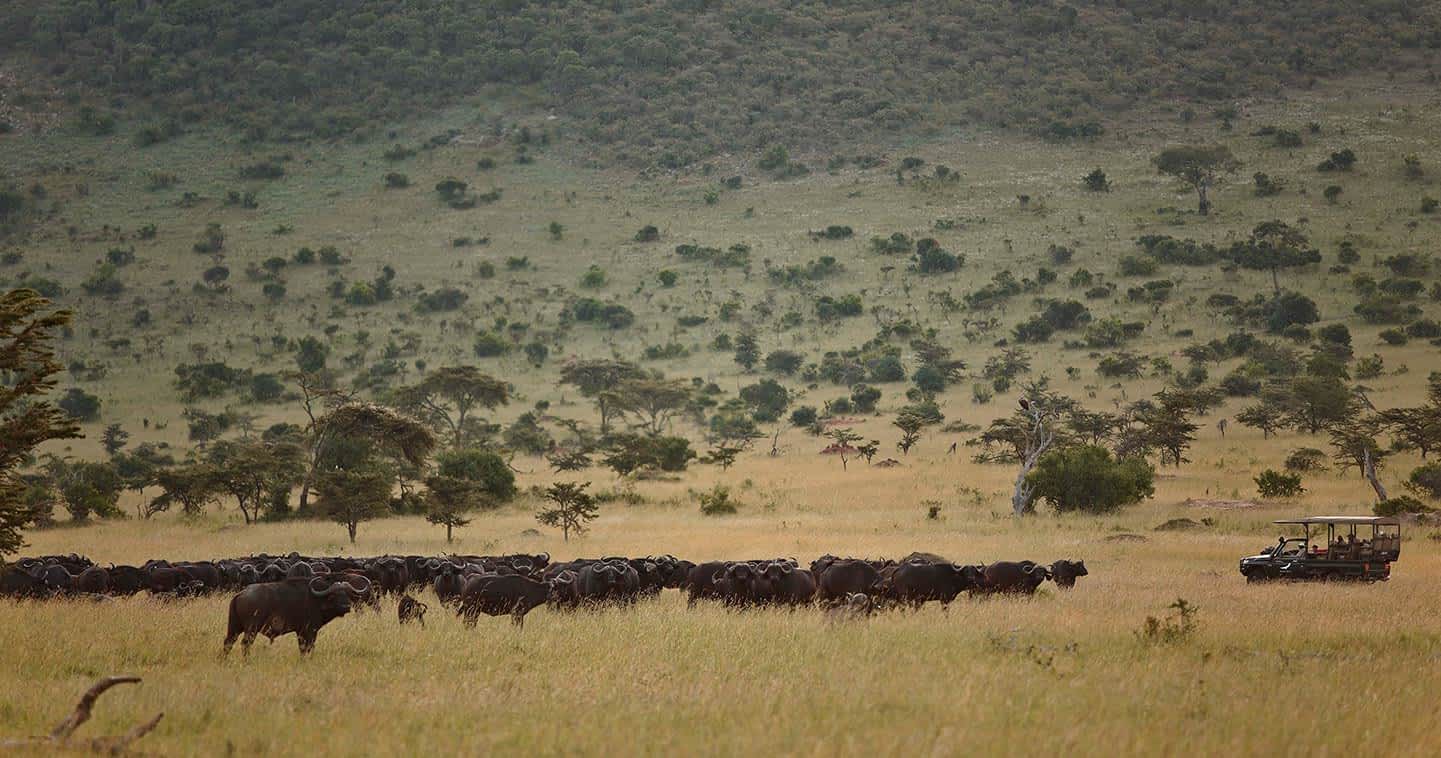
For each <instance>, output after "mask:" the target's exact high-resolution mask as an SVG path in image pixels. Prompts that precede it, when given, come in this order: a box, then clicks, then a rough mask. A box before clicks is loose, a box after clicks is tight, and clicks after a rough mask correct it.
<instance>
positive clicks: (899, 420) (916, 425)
mask: <svg viewBox="0 0 1441 758" xmlns="http://www.w3.org/2000/svg"><path fill="white" fill-rule="evenodd" d="M891 424H892V425H893V426H895V427H896V428H897V429H900V430H901V439H900V441H899V442H897V443H896V449H897V450H900V451H901V455H910V453H911V448H913V447H915V446H916V443H917V442H919V441H920V439H921V428H922V427H924V426H925V425H926V422H925V421H924V420H923V419H921V417H920V416H917V415H915V414H914V413H902V414H900V415H899V416H896V420H895V421H892V422H891Z"/></svg>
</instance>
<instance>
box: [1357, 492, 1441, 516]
mask: <svg viewBox="0 0 1441 758" xmlns="http://www.w3.org/2000/svg"><path fill="white" fill-rule="evenodd" d="M1371 510H1372V512H1373V513H1375V514H1376V515H1377V516H1405V515H1408V514H1419V513H1430V512H1432V511H1433V510H1435V509H1434V508H1432V507H1430V506H1428V505H1426V504H1425V503H1423V502H1421V501H1420V500H1417V499H1416V498H1414V497H1411V496H1410V495H1399V496H1397V497H1393V498H1390V499H1387V500H1382V501H1381V502H1379V503H1377V504H1376V505H1375V506H1374V507H1373V508H1372V509H1371Z"/></svg>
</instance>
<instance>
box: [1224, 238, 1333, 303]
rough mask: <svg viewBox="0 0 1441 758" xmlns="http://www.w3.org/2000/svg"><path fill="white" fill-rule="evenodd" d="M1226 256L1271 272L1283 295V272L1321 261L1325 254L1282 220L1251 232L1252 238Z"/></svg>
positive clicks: (1239, 262) (1273, 283)
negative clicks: (1284, 269) (1282, 270)
mask: <svg viewBox="0 0 1441 758" xmlns="http://www.w3.org/2000/svg"><path fill="white" fill-rule="evenodd" d="M1226 257H1227V258H1228V259H1230V260H1231V262H1233V263H1235V264H1236V265H1237V266H1240V267H1241V268H1245V269H1251V270H1252V271H1269V272H1271V285H1272V287H1273V288H1274V289H1275V291H1276V294H1277V295H1280V294H1281V269H1283V268H1298V267H1300V266H1306V265H1310V264H1315V263H1320V262H1321V253H1320V251H1318V250H1316V248H1314V247H1311V241H1310V240H1309V239H1308V238H1307V237H1306V235H1305V234H1304V233H1302V232H1301V230H1300V229H1297V228H1295V227H1293V226H1291V225H1290V224H1287V223H1284V222H1282V221H1266V222H1264V223H1261V224H1257V225H1256V228H1255V229H1252V230H1251V237H1250V239H1248V240H1246V241H1244V242H1237V243H1235V244H1233V245H1231V248H1230V249H1229V250H1228V251H1227V252H1226Z"/></svg>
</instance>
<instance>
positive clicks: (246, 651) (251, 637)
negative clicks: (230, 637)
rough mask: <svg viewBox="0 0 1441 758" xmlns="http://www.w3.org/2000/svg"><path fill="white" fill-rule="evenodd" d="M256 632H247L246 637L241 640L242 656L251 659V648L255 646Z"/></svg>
mask: <svg viewBox="0 0 1441 758" xmlns="http://www.w3.org/2000/svg"><path fill="white" fill-rule="evenodd" d="M255 635H256V633H255V632H252V631H250V630H249V629H247V630H245V636H243V637H241V638H240V654H241V655H242V656H244V657H246V658H249V657H250V646H251V645H254V644H255Z"/></svg>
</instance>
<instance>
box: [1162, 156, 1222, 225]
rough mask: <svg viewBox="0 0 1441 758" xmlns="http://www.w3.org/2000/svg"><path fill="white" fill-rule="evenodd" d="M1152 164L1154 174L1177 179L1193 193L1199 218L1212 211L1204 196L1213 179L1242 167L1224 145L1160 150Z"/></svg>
mask: <svg viewBox="0 0 1441 758" xmlns="http://www.w3.org/2000/svg"><path fill="white" fill-rule="evenodd" d="M1151 162H1152V163H1153V164H1155V166H1156V170H1157V171H1159V172H1161V173H1162V174H1165V175H1166V176H1173V177H1175V178H1177V179H1180V180H1181V181H1183V182H1185V183H1186V184H1187V185H1188V186H1190V187H1191V188H1192V189H1194V190H1195V191H1196V198H1197V212H1198V213H1200V214H1201V215H1202V216H1205V215H1207V214H1209V213H1210V212H1211V200H1210V198H1209V197H1207V194H1206V193H1207V192H1208V191H1209V190H1210V189H1211V186H1212V185H1214V184H1215V183H1216V179H1218V178H1219V177H1220V176H1221V175H1222V174H1230V173H1234V172H1235V171H1236V170H1237V169H1239V168H1240V167H1241V162H1240V161H1238V160H1236V156H1234V155H1232V154H1231V149H1230V148H1228V147H1226V146H1225V145H1189V146H1180V147H1171V148H1167V149H1165V150H1162V151H1161V153H1160V154H1159V155H1157V156H1156V157H1155V158H1153V159H1151Z"/></svg>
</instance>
